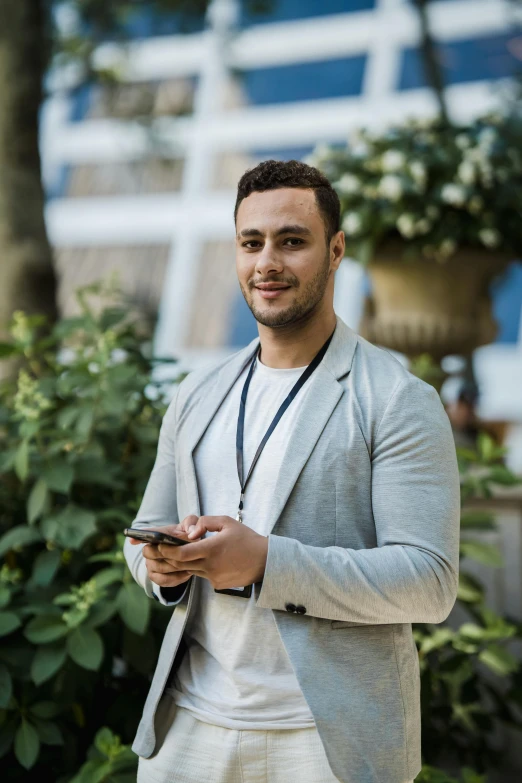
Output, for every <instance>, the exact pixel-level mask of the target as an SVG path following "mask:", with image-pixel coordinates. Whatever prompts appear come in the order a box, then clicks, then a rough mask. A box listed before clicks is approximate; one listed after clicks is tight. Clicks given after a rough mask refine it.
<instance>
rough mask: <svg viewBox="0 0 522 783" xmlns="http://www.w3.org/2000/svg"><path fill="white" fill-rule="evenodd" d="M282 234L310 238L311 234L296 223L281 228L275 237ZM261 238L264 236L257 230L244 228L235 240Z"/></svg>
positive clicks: (307, 229) (304, 227)
mask: <svg viewBox="0 0 522 783" xmlns="http://www.w3.org/2000/svg"><path fill="white" fill-rule="evenodd" d="M282 234H302V235H305V236H310V235H311V234H312V232H311V231H310V229H309V228H306V226H300V225H298V224H297V223H296V224H294V225H291V226H282V227H281V228H279V229H278V230H277V231H276V232H275V236H276V237H279V236H281V235H282ZM262 236H264V234H263V232H262V231H260V230H259V229H258V228H244V229H243V231H240V232H239V234H238V235H237V238H238V239H241V238H242V237H262Z"/></svg>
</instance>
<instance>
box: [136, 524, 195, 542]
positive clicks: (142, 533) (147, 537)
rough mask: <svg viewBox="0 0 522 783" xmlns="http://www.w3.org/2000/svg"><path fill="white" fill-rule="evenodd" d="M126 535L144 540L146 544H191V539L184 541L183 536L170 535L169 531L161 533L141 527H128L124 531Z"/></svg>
mask: <svg viewBox="0 0 522 783" xmlns="http://www.w3.org/2000/svg"><path fill="white" fill-rule="evenodd" d="M123 535H124V536H128V537H129V538H136V539H137V540H138V541H144V542H145V543H146V544H172V545H173V546H184V545H185V544H190V541H183V539H182V538H176V536H169V535H168V534H167V533H160V532H159V531H158V530H142V529H140V528H133V527H126V528H125V530H124V531H123Z"/></svg>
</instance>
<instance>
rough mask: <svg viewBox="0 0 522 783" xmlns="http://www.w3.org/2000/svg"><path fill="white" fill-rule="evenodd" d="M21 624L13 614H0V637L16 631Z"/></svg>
mask: <svg viewBox="0 0 522 783" xmlns="http://www.w3.org/2000/svg"><path fill="white" fill-rule="evenodd" d="M21 624H22V623H21V621H20V618H19V617H18V615H17V614H15V613H14V612H0V636H7V634H9V633H12V632H13V631H16V629H17V628H19V627H20V626H21Z"/></svg>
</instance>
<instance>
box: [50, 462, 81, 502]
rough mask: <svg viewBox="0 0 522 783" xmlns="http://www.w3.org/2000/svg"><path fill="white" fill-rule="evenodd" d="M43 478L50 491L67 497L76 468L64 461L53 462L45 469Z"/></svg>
mask: <svg viewBox="0 0 522 783" xmlns="http://www.w3.org/2000/svg"><path fill="white" fill-rule="evenodd" d="M42 477H43V479H44V481H45V483H46V484H47V486H48V487H49V489H52V490H53V492H61V493H62V494H64V495H66V494H67V493H68V492H69V490H70V488H71V484H72V482H73V479H74V468H73V467H72V465H69V463H68V462H64V461H63V460H61V461H59V462H53V463H50V464H49V465H46V466H45V467H44V468H43V470H42Z"/></svg>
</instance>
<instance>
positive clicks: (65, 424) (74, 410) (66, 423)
mask: <svg viewBox="0 0 522 783" xmlns="http://www.w3.org/2000/svg"><path fill="white" fill-rule="evenodd" d="M79 413H80V408H78V406H77V405H68V406H67V407H66V408H62V410H61V411H60V412H59V413H58V415H57V417H56V424H57V426H58V427H59V428H60V429H61V430H68V429H69V428H70V427H71V425H72V424H73V423H74V421H75V420H76V418H77V416H78V415H79Z"/></svg>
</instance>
